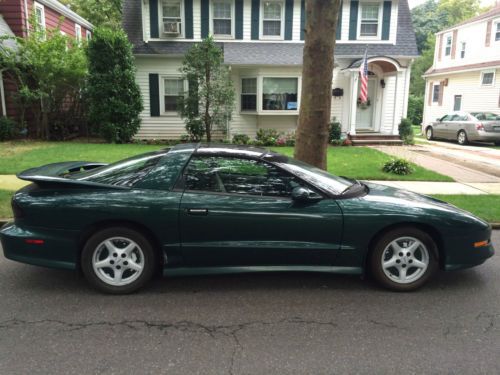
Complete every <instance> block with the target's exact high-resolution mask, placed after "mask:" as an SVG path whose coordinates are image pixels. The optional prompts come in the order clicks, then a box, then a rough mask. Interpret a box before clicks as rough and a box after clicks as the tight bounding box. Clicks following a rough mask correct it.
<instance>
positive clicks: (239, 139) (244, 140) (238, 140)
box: [233, 134, 250, 145]
mask: <svg viewBox="0 0 500 375" xmlns="http://www.w3.org/2000/svg"><path fill="white" fill-rule="evenodd" d="M233 143H234V144H235V145H247V144H249V143H250V137H249V136H248V135H246V134H235V135H234V136H233Z"/></svg>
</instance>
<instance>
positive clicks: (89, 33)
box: [85, 30, 92, 42]
mask: <svg viewBox="0 0 500 375" xmlns="http://www.w3.org/2000/svg"><path fill="white" fill-rule="evenodd" d="M85 38H86V39H87V42H88V41H89V40H90V39H92V33H91V32H90V30H87V31H85Z"/></svg>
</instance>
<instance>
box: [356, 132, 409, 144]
mask: <svg viewBox="0 0 500 375" xmlns="http://www.w3.org/2000/svg"><path fill="white" fill-rule="evenodd" d="M349 139H350V140H351V142H352V145H353V146H377V145H386V146H402V145H403V141H402V140H401V138H400V137H399V135H388V134H380V133H360V134H356V135H349Z"/></svg>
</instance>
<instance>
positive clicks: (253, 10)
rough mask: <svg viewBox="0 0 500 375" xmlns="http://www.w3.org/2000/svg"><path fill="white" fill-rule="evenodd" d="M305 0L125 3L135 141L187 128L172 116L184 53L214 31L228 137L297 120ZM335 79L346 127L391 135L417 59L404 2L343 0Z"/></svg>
mask: <svg viewBox="0 0 500 375" xmlns="http://www.w3.org/2000/svg"><path fill="white" fill-rule="evenodd" d="M304 7H305V4H304V0H125V1H124V9H123V13H124V28H125V30H126V32H127V34H128V36H129V40H130V41H131V42H132V43H133V45H134V54H135V57H136V65H137V82H138V84H139V85H140V87H141V91H142V94H143V99H144V111H143V113H142V116H141V117H142V125H141V129H140V131H139V133H138V134H137V138H141V139H148V138H163V139H175V138H179V137H180V136H181V135H183V134H185V127H184V122H183V120H182V119H181V118H180V117H179V116H178V115H177V113H176V108H175V103H176V100H177V99H176V98H177V96H179V95H181V94H182V93H183V92H185V91H186V89H187V82H183V81H182V80H180V78H179V76H180V74H179V67H180V65H181V61H182V56H183V54H184V53H185V52H186V51H187V50H188V49H189V48H190V47H191V45H192V44H193V43H195V42H196V41H200V40H201V39H202V38H204V37H206V36H207V35H209V34H211V35H213V36H214V38H215V39H216V40H217V41H218V42H219V43H220V45H221V47H222V48H223V51H224V60H225V63H226V64H228V65H229V66H230V67H231V74H232V78H233V80H234V86H235V88H236V92H237V101H236V108H235V111H234V113H233V119H232V121H231V122H230V124H228V131H229V136H232V135H234V134H247V135H249V136H251V137H254V136H255V133H256V131H257V130H258V129H259V128H274V129H277V130H279V131H282V132H285V133H286V132H291V131H293V130H294V129H295V128H296V126H297V121H298V109H299V107H300V103H299V101H300V93H301V82H302V77H301V73H302V69H301V64H302V53H303V40H304V24H305V9H304ZM332 37H336V39H337V42H336V43H337V44H336V48H335V70H334V79H333V85H332V118H333V117H335V118H336V119H337V120H338V121H340V122H341V124H342V130H343V132H344V133H348V134H351V135H356V134H359V133H363V134H364V135H366V134H368V135H372V134H373V135H390V136H391V135H397V134H398V124H399V122H400V120H401V118H402V117H404V116H406V112H407V102H408V92H409V83H410V72H411V64H412V61H413V59H414V58H416V57H417V55H418V52H417V47H416V42H415V34H414V31H413V27H412V23H411V16H410V12H409V8H408V3H407V0H393V1H382V0H362V1H354V0H352V1H350V0H344V1H343V2H342V5H341V10H340V17H339V26H338V30H337V35H336V36H332ZM366 48H367V49H368V56H369V60H368V61H369V74H370V78H369V90H368V91H369V101H370V105H369V106H368V107H367V108H364V107H365V106H358V103H357V99H358V95H359V79H358V76H359V74H358V72H359V66H360V63H361V58H362V57H363V55H364V52H365V49H366Z"/></svg>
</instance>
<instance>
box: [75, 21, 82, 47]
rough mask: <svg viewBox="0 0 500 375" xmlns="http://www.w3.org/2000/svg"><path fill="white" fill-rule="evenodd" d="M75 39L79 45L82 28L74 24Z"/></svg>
mask: <svg viewBox="0 0 500 375" xmlns="http://www.w3.org/2000/svg"><path fill="white" fill-rule="evenodd" d="M75 39H76V41H77V42H78V44H80V43H81V42H82V27H81V26H80V25H79V24H77V23H75Z"/></svg>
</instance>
